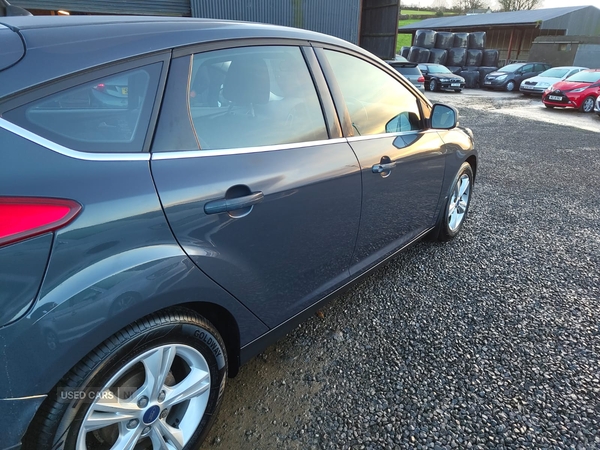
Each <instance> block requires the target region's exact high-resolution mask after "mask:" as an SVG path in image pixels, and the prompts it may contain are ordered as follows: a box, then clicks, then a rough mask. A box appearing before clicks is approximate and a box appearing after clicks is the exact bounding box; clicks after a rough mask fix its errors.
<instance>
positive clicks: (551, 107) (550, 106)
mask: <svg viewBox="0 0 600 450" xmlns="http://www.w3.org/2000/svg"><path fill="white" fill-rule="evenodd" d="M544 106H545V107H546V108H548V109H554V106H552V105H547V104H546V103H544Z"/></svg>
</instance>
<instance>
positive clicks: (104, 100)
mask: <svg viewBox="0 0 600 450" xmlns="http://www.w3.org/2000/svg"><path fill="white" fill-rule="evenodd" d="M161 68H162V63H161V62H157V63H154V64H150V65H147V66H143V67H139V68H135V69H131V70H127V71H123V72H119V73H116V74H111V75H108V76H104V77H101V78H97V79H95V80H93V81H88V82H86V83H82V84H79V85H76V86H72V87H69V88H67V89H64V90H61V91H59V92H55V93H53V94H50V95H47V96H44V97H41V98H38V99H36V100H34V101H31V102H29V103H26V104H24V105H21V106H19V107H17V108H14V109H11V110H9V111H5V112H4V113H3V114H2V117H3V118H4V119H6V120H8V121H9V122H12V123H14V124H16V125H18V126H20V127H22V128H25V129H26V130H29V131H31V132H33V133H35V134H37V135H39V136H42V137H44V138H46V139H49V140H51V141H53V142H56V143H57V144H60V145H62V146H65V147H68V148H71V149H73V150H79V151H83V152H99V153H104V152H106V153H113V152H141V151H142V149H143V146H144V140H145V137H146V132H147V130H148V125H149V122H150V116H151V112H152V107H153V105H154V100H155V97H156V92H157V86H158V81H159V78H160V72H161Z"/></svg>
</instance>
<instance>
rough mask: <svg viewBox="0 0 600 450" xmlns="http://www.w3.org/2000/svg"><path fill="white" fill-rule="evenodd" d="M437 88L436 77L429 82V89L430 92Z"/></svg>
mask: <svg viewBox="0 0 600 450" xmlns="http://www.w3.org/2000/svg"><path fill="white" fill-rule="evenodd" d="M438 89H439V86H438V82H437V80H436V79H433V80H431V81H430V82H429V90H430V91H431V92H435V91H437V90H438Z"/></svg>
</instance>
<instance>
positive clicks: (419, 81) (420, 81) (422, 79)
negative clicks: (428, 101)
mask: <svg viewBox="0 0 600 450" xmlns="http://www.w3.org/2000/svg"><path fill="white" fill-rule="evenodd" d="M417 82H418V83H425V77H419V78H418V79H417Z"/></svg>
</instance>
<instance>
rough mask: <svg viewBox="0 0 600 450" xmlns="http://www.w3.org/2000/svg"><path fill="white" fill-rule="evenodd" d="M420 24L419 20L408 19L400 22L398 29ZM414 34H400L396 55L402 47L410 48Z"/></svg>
mask: <svg viewBox="0 0 600 450" xmlns="http://www.w3.org/2000/svg"><path fill="white" fill-rule="evenodd" d="M415 22H420V20H419V19H407V20H399V21H398V27H403V26H404V25H409V24H411V23H415ZM411 39H412V34H400V33H398V40H397V41H396V53H398V52H399V51H400V47H403V46H404V47H409V46H410V45H411V44H412V42H411Z"/></svg>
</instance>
